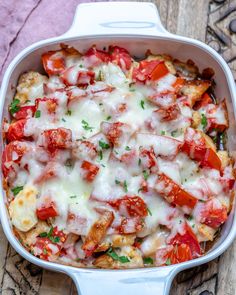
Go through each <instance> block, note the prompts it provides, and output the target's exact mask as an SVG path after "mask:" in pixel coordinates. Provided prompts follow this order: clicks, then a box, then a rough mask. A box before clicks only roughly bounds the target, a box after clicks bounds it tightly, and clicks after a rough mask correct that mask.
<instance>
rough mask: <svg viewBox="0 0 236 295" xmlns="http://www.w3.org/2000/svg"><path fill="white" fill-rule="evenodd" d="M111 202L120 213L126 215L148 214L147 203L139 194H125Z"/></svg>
mask: <svg viewBox="0 0 236 295" xmlns="http://www.w3.org/2000/svg"><path fill="white" fill-rule="evenodd" d="M109 204H110V205H111V206H112V207H114V208H116V209H117V210H119V212H120V214H121V215H123V216H125V217H145V216H147V214H148V211H147V205H146V204H145V202H144V201H143V199H142V198H140V197H139V196H128V195H126V196H124V197H123V198H121V199H118V200H116V201H111V202H109Z"/></svg>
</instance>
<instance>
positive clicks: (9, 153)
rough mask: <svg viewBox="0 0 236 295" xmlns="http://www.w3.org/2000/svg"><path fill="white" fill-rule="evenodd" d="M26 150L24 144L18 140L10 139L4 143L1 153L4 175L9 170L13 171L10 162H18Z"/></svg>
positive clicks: (6, 174) (5, 175) (7, 173)
mask: <svg viewBox="0 0 236 295" xmlns="http://www.w3.org/2000/svg"><path fill="white" fill-rule="evenodd" d="M26 150H27V147H26V145H24V143H22V142H19V141H12V142H10V143H9V144H8V145H6V147H5V149H4V151H3V153H2V171H3V175H4V177H7V176H8V175H9V173H10V172H13V173H15V170H14V165H12V164H13V163H16V164H19V163H20V160H21V158H22V156H23V155H24V153H25V152H26Z"/></svg>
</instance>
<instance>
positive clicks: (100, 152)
mask: <svg viewBox="0 0 236 295" xmlns="http://www.w3.org/2000/svg"><path fill="white" fill-rule="evenodd" d="M99 159H100V161H102V159H103V153H102V151H99Z"/></svg>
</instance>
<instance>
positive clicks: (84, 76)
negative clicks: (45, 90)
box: [60, 66, 95, 86]
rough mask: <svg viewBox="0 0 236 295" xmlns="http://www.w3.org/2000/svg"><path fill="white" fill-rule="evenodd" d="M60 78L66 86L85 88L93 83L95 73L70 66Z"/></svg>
mask: <svg viewBox="0 0 236 295" xmlns="http://www.w3.org/2000/svg"><path fill="white" fill-rule="evenodd" d="M60 77H61V79H62V81H63V83H64V84H65V85H66V86H87V85H88V84H92V83H93V82H94V78H95V73H94V72H93V71H87V70H83V69H80V68H78V67H77V66H71V67H70V68H68V69H66V70H65V71H64V72H63V73H62V75H61V76H60Z"/></svg>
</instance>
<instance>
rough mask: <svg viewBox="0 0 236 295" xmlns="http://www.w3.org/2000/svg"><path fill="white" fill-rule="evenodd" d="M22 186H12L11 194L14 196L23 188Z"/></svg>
mask: <svg viewBox="0 0 236 295" xmlns="http://www.w3.org/2000/svg"><path fill="white" fill-rule="evenodd" d="M23 188H24V187H23V186H16V187H14V188H12V189H11V191H12V192H13V195H14V196H16V195H18V194H19V192H20V191H22V190H23Z"/></svg>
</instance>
